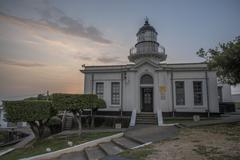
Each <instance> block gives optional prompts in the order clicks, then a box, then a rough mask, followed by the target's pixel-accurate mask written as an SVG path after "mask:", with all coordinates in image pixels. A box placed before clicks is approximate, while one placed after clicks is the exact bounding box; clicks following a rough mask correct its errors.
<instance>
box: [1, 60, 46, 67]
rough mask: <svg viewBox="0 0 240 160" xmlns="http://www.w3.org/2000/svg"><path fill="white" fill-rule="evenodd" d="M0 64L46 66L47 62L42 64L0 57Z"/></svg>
mask: <svg viewBox="0 0 240 160" xmlns="http://www.w3.org/2000/svg"><path fill="white" fill-rule="evenodd" d="M0 64H5V65H11V66H18V67H27V68H31V67H45V66H46V65H45V64H41V63H34V62H29V61H15V60H9V59H3V58H0Z"/></svg>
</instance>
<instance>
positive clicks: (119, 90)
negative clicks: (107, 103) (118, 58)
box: [111, 81, 121, 106]
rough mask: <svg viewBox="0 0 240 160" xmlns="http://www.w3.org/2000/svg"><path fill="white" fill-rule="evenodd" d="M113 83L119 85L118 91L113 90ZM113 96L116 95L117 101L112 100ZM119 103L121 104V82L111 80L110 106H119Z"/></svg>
mask: <svg viewBox="0 0 240 160" xmlns="http://www.w3.org/2000/svg"><path fill="white" fill-rule="evenodd" d="M113 84H118V85H119V86H118V87H119V88H118V92H114V90H113ZM114 96H118V97H115V99H118V103H115V102H114V100H113V99H114V98H113V97H114ZM115 101H116V100H115ZM120 105H121V83H120V82H119V81H114V82H111V106H120Z"/></svg>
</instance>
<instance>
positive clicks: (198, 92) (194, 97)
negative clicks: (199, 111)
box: [192, 81, 203, 106]
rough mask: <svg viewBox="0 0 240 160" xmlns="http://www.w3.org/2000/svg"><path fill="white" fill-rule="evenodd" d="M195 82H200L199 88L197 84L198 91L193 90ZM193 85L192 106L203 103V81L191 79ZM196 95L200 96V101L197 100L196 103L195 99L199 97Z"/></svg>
mask: <svg viewBox="0 0 240 160" xmlns="http://www.w3.org/2000/svg"><path fill="white" fill-rule="evenodd" d="M195 83H200V89H199V86H198V88H197V89H198V91H196V90H195V88H196V87H195V85H194V84H195ZM192 84H193V85H192V86H193V104H194V106H202V105H203V82H202V81H193V83H192ZM197 96H199V97H201V98H200V100H201V101H200V102H198V103H197V100H196V98H199V97H197Z"/></svg>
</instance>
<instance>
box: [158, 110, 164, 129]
mask: <svg viewBox="0 0 240 160" xmlns="http://www.w3.org/2000/svg"><path fill="white" fill-rule="evenodd" d="M157 119H158V126H162V125H163V116H162V110H161V109H160V108H158V110H157Z"/></svg>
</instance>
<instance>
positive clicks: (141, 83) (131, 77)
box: [81, 20, 219, 115]
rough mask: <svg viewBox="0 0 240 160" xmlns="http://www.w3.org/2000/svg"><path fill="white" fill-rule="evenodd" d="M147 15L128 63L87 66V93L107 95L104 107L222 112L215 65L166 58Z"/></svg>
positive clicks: (168, 113) (117, 109)
mask: <svg viewBox="0 0 240 160" xmlns="http://www.w3.org/2000/svg"><path fill="white" fill-rule="evenodd" d="M157 34H158V33H157V32H156V30H155V29H154V27H152V26H151V25H150V24H149V22H148V20H146V21H145V24H144V25H143V26H142V27H141V28H140V29H139V31H138V32H137V43H136V45H135V47H133V48H132V49H130V54H129V56H128V59H129V61H130V62H131V63H130V64H126V65H109V66H84V68H83V69H82V70H81V72H82V73H84V77H85V78H84V93H86V94H89V93H94V94H97V95H98V96H99V97H100V98H103V99H104V100H105V101H106V104H107V108H106V109H103V110H104V111H123V112H132V111H134V110H135V111H136V112H137V113H139V112H153V113H157V112H159V111H161V112H162V113H163V115H164V114H165V115H176V114H180V113H186V114H188V113H203V114H208V115H209V114H210V113H218V112H219V107H218V90H217V77H216V71H211V70H208V68H207V64H205V63H181V64H167V63H163V61H165V60H166V58H167V55H166V54H165V49H164V47H162V46H161V45H160V44H159V43H158V41H157Z"/></svg>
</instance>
